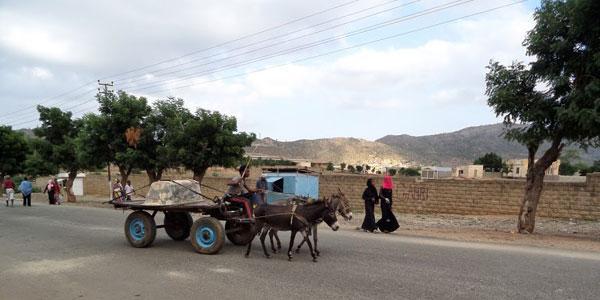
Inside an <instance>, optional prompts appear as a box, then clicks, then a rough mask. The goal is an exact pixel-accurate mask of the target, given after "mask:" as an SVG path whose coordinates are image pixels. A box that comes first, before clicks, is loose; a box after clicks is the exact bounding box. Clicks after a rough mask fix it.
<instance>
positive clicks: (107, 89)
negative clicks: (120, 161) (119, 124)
mask: <svg viewBox="0 0 600 300" xmlns="http://www.w3.org/2000/svg"><path fill="white" fill-rule="evenodd" d="M113 87H114V83H113V82H112V81H111V82H110V83H108V82H104V83H102V82H100V80H98V93H99V94H103V95H104V96H108V94H109V93H112V88H113ZM108 147H110V145H108ZM106 166H107V169H106V170H107V171H108V200H109V201H110V200H113V188H112V178H111V176H110V161H109V162H106Z"/></svg>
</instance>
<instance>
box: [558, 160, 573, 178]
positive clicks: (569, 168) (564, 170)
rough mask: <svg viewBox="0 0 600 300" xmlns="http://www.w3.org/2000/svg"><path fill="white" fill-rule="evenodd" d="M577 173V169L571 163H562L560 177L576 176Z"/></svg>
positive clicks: (559, 169)
mask: <svg viewBox="0 0 600 300" xmlns="http://www.w3.org/2000/svg"><path fill="white" fill-rule="evenodd" d="M577 171H578V170H577V167H576V166H575V165H572V164H571V163H569V162H561V163H560V166H559V167H558V174H559V175H566V176H571V175H574V174H575V173H576V172H577Z"/></svg>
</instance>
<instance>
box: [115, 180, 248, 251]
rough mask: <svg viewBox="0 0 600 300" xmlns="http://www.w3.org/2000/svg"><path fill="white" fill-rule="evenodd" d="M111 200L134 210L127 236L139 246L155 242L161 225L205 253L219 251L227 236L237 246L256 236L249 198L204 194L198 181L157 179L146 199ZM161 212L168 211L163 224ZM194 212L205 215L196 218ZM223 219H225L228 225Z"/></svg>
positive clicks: (129, 220) (116, 205) (128, 224)
mask: <svg viewBox="0 0 600 300" xmlns="http://www.w3.org/2000/svg"><path fill="white" fill-rule="evenodd" d="M110 203H111V204H113V205H114V207H115V208H120V209H124V210H125V209H130V210H133V212H132V213H130V214H129V216H127V220H126V221H125V236H126V238H127V241H128V242H129V243H130V244H131V245H132V246H133V247H136V248H144V247H148V246H150V245H152V242H154V239H155V237H156V229H157V228H164V229H165V231H166V233H167V235H168V236H169V237H171V238H172V239H173V240H176V241H183V240H185V239H187V238H188V237H190V241H191V243H192V246H193V247H194V249H195V250H196V252H198V253H202V254H216V253H218V252H219V251H220V250H221V248H222V247H223V244H224V243H225V237H227V239H228V240H229V241H230V242H231V243H233V244H235V245H246V244H248V243H249V242H250V241H251V240H252V238H253V237H254V235H255V229H254V225H253V222H252V220H251V219H250V218H248V216H249V213H248V211H249V209H250V207H249V206H248V204H247V202H246V201H244V200H242V199H239V198H235V197H234V198H225V199H221V198H218V197H215V199H213V200H211V199H209V198H207V197H203V196H202V195H201V192H200V185H199V184H198V182H197V181H194V180H170V181H157V182H154V183H152V185H150V189H149V191H148V193H147V195H146V197H145V199H143V200H134V201H125V202H123V201H116V200H112V201H110ZM159 212H161V213H163V214H164V222H163V224H162V225H157V224H156V221H155V217H156V215H157V214H158V213H159ZM192 214H200V215H201V216H200V217H199V218H197V219H196V220H195V221H194V220H193V218H192ZM220 221H225V227H223V225H222V224H221V222H220Z"/></svg>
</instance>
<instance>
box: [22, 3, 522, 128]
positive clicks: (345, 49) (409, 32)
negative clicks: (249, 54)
mask: <svg viewBox="0 0 600 300" xmlns="http://www.w3.org/2000/svg"><path fill="white" fill-rule="evenodd" d="M526 1H527V0H520V1H516V2H511V3H508V4H504V5H500V6H496V7H493V8H490V9H486V10H482V11H478V12H476V13H472V14H468V15H464V16H461V17H457V18H453V19H449V20H446V21H442V22H438V23H435V24H432V25H428V26H423V27H419V28H416V29H413V30H409V31H404V32H401V33H397V34H393V35H390V36H386V37H383V38H379V39H374V40H370V41H367V42H363V43H359V44H356V45H353V46H349V47H344V48H341V49H337V50H333V51H329V52H326V53H322V54H318V55H313V56H309V57H305V58H301V59H297V60H294V61H291V62H288V63H284V64H279V65H275V66H270V67H264V68H260V69H256V70H254V71H250V72H243V73H238V74H234V75H231V76H226V77H221V78H216V79H212V80H207V81H203V82H199V83H193V84H187V85H182V86H177V87H172V88H168V89H162V90H156V91H152V92H160V91H166V90H176V89H181V88H186V87H190V86H196V85H201V84H206V83H210V82H215V81H221V80H226V79H232V78H236V77H241V76H246V75H249V74H253V73H258V72H263V71H266V70H271V69H275V68H280V67H283V66H287V65H291V64H295V63H299V62H303V61H308V60H313V59H316V58H320V57H324V56H328V55H332V54H335V53H339V52H343V51H347V50H350V49H355V48H358V47H362V46H365V45H368V44H372V43H377V42H381V41H385V40H390V39H394V38H398V37H401V36H404V35H408V34H411V33H415V32H419V31H423V30H427V29H431V28H434V27H439V26H442V25H445V24H449V23H453V22H456V21H460V20H463V19H467V18H471V17H474V16H477V15H482V14H486V13H489V12H492V11H496V10H499V9H503V8H506V7H509V6H513V5H516V4H519V3H523V2H526ZM33 121H35V120H32V121H27V122H23V123H30V122H33ZM16 125H19V124H13V126H16Z"/></svg>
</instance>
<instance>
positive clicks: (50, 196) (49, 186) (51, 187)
mask: <svg viewBox="0 0 600 300" xmlns="http://www.w3.org/2000/svg"><path fill="white" fill-rule="evenodd" d="M55 189H56V188H55V186H54V179H50V180H48V184H46V187H44V193H46V192H47V193H48V204H50V205H52V204H56V201H55V198H54V191H55Z"/></svg>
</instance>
